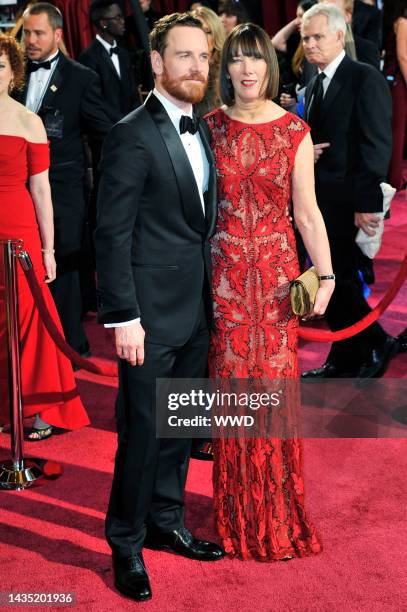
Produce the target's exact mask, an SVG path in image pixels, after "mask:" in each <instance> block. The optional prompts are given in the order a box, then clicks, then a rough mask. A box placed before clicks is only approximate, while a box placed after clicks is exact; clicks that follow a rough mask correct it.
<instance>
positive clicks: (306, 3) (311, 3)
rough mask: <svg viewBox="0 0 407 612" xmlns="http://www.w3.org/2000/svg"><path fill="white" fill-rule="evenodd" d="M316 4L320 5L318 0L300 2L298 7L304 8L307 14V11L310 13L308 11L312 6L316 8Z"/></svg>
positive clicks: (302, 0)
mask: <svg viewBox="0 0 407 612" xmlns="http://www.w3.org/2000/svg"><path fill="white" fill-rule="evenodd" d="M314 4H318V0H300V2H299V3H298V6H299V7H300V8H302V10H303V11H304V13H305V11H308V9H310V8H311V6H314Z"/></svg>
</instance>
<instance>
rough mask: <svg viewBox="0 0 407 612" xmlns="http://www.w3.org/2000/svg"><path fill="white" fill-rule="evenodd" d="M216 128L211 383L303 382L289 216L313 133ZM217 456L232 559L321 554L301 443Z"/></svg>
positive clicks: (243, 446) (219, 503) (217, 118)
mask: <svg viewBox="0 0 407 612" xmlns="http://www.w3.org/2000/svg"><path fill="white" fill-rule="evenodd" d="M207 122H208V124H209V127H210V129H211V133H212V149H213V153H214V156H215V160H216V166H217V173H218V201H219V211H218V225H217V230H216V234H215V236H214V238H213V240H212V253H213V255H212V260H213V291H214V316H215V331H214V333H213V336H212V342H211V350H210V359H209V373H210V376H211V377H213V378H251V379H258V378H263V379H276V378H297V377H298V364H297V334H296V329H297V326H298V320H297V317H295V316H294V315H293V313H292V311H291V307H290V299H289V286H290V281H291V280H292V279H294V278H295V277H296V276H297V275H298V273H299V267H298V259H297V254H296V245H295V238H294V232H293V229H292V226H291V222H290V218H289V215H288V211H289V206H290V199H291V174H292V170H293V167H294V160H295V155H296V152H297V149H298V146H299V145H300V143H301V141H302V140H303V138H304V137H305V135H306V134H308V132H309V127H308V126H307V125H306V124H305V123H304V122H303V121H302V120H301V119H299V118H298V117H296V116H295V115H292V114H290V113H286V114H285V115H283V116H282V117H281V118H279V119H277V120H275V121H272V122H269V123H264V124H246V123H242V122H239V121H235V120H232V119H230V118H229V117H228V116H227V115H226V114H225V113H224V112H223V111H222V110H220V109H218V110H216V111H214V112H213V113H211V114H209V115H208V116H207ZM214 451H215V462H214V477H213V478H214V499H215V514H216V524H217V528H218V531H219V534H220V535H221V537H222V539H223V544H224V546H225V549H226V551H227V552H228V553H229V554H230V555H231V556H239V557H241V558H243V559H250V558H255V559H259V560H278V559H283V558H285V557H293V556H299V557H301V556H305V555H307V554H312V553H318V552H320V550H321V544H320V542H319V540H318V537H317V535H316V532H315V529H314V527H313V526H312V525H311V524H310V522H309V521H308V520H307V518H306V515H305V511H304V499H303V480H302V447H301V442H300V440H298V439H297V438H295V439H286V440H284V439H277V438H270V439H266V438H258V439H247V438H243V439H242V438H240V439H232V438H225V439H220V440H215V441H214Z"/></svg>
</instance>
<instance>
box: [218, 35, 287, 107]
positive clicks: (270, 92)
mask: <svg viewBox="0 0 407 612" xmlns="http://www.w3.org/2000/svg"><path fill="white" fill-rule="evenodd" d="M239 51H241V53H242V54H243V55H245V56H246V57H256V58H262V59H264V61H265V62H266V64H267V77H266V78H267V82H266V87H265V90H264V97H265V98H266V100H272V99H273V98H275V97H276V96H277V94H278V84H279V68H278V60H277V55H276V52H275V51H274V47H273V45H272V44H271V40H270V36H268V34H267V33H266V32H265V31H264V30H263V29H262V28H261V27H260V26H258V25H255V24H254V23H242V24H240V25H237V26H235V27H234V28H233V30H232V31H231V32H230V34H229V36H228V37H227V39H226V42H225V44H224V46H223V51H222V58H221V63H220V74H219V89H220V97H221V99H222V102H224V104H226V105H227V106H231V105H232V104H233V103H234V100H235V92H234V89H233V85H232V81H231V79H230V78H229V72H228V67H229V64H230V62H231V61H232V60H233V58H234V57H235V56H236V55H237V53H238V52H239Z"/></svg>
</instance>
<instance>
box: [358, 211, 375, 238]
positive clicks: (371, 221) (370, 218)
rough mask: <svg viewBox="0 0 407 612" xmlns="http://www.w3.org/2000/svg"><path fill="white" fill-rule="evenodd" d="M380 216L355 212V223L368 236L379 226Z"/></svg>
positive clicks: (373, 233)
mask: <svg viewBox="0 0 407 612" xmlns="http://www.w3.org/2000/svg"><path fill="white" fill-rule="evenodd" d="M379 223H380V217H378V216H377V215H376V214H375V213H360V212H357V213H355V225H356V227H360V228H361V229H362V230H363V231H364V232H365V234H367V235H368V236H374V235H375V234H376V230H377V228H378V227H379Z"/></svg>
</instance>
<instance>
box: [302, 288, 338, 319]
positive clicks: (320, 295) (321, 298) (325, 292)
mask: <svg viewBox="0 0 407 612" xmlns="http://www.w3.org/2000/svg"><path fill="white" fill-rule="evenodd" d="M334 289H335V281H334V280H323V281H321V284H320V287H319V289H318V291H317V295H316V297H315V304H314V308H313V309H312V311H311V312H310V313H309V314H307V315H306V316H305V317H303V318H302V320H303V321H308V320H309V319H313V318H314V317H320V316H321V315H323V314H324V313H325V310H326V308H327V306H328V304H329V300H330V299H331V295H332V294H333V292H334Z"/></svg>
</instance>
